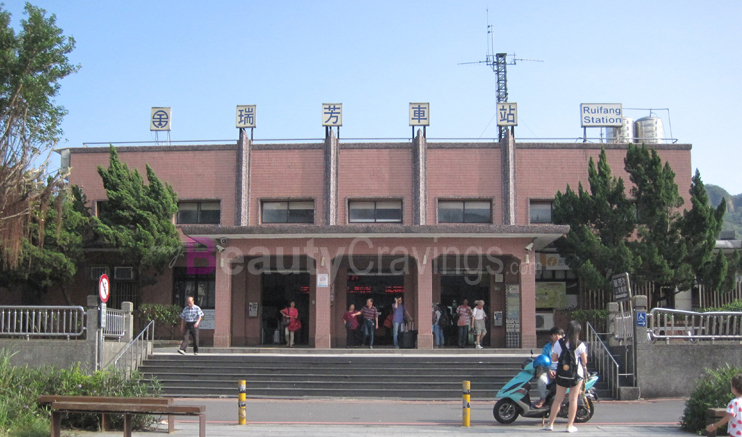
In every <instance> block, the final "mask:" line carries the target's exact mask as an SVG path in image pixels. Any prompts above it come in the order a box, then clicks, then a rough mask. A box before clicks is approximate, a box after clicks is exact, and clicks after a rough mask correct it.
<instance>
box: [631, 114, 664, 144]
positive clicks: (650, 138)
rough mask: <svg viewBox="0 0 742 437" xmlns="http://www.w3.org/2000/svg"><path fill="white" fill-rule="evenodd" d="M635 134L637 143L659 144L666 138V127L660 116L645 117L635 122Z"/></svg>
mask: <svg viewBox="0 0 742 437" xmlns="http://www.w3.org/2000/svg"><path fill="white" fill-rule="evenodd" d="M634 134H635V135H636V137H635V139H636V143H637V144H642V143H645V144H657V143H661V142H662V139H663V138H665V129H664V127H663V126H662V119H661V118H659V117H652V116H651V115H650V116H649V117H643V118H640V119H638V120H636V123H634Z"/></svg>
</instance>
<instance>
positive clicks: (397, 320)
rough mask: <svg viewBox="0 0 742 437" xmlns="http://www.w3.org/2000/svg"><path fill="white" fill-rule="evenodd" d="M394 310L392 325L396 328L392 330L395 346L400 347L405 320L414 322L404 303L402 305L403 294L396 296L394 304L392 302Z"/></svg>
mask: <svg viewBox="0 0 742 437" xmlns="http://www.w3.org/2000/svg"><path fill="white" fill-rule="evenodd" d="M392 312H393V314H394V317H393V319H392V326H393V329H394V331H393V332H392V336H393V341H394V348H395V349H399V340H398V337H399V330H400V328H401V327H402V325H403V324H404V323H405V322H410V323H412V317H410V313H408V312H407V309H405V307H404V305H402V296H397V297H395V298H394V304H392Z"/></svg>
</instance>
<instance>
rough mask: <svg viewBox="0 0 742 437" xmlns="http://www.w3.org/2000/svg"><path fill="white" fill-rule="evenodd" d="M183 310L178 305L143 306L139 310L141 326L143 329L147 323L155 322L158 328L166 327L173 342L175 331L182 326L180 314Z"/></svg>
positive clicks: (151, 304)
mask: <svg viewBox="0 0 742 437" xmlns="http://www.w3.org/2000/svg"><path fill="white" fill-rule="evenodd" d="M182 310H183V309H182V308H181V307H179V306H177V305H161V304H157V303H145V304H142V305H140V306H139V309H138V310H137V317H138V318H139V326H140V327H141V328H142V329H143V328H144V327H145V326H146V325H147V323H149V322H150V321H151V320H154V321H155V326H156V327H158V328H159V327H164V328H166V329H167V330H168V332H169V334H170V339H171V340H172V339H173V338H174V336H175V329H176V328H177V327H178V326H180V313H181V311H182Z"/></svg>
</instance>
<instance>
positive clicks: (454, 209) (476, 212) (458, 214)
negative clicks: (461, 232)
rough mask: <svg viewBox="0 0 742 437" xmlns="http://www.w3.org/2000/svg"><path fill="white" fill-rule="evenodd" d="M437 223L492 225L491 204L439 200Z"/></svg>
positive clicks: (486, 201) (474, 201) (475, 201)
mask: <svg viewBox="0 0 742 437" xmlns="http://www.w3.org/2000/svg"><path fill="white" fill-rule="evenodd" d="M438 223H492V202H490V201H489V200H439V201H438Z"/></svg>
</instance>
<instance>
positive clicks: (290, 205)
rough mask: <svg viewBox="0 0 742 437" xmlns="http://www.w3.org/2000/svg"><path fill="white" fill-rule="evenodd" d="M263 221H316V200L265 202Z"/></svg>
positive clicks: (310, 222)
mask: <svg viewBox="0 0 742 437" xmlns="http://www.w3.org/2000/svg"><path fill="white" fill-rule="evenodd" d="M261 221H262V223H309V224H312V223H314V201H312V200H298V201H290V202H288V201H287V202H273V201H271V202H263V216H262V220H261Z"/></svg>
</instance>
